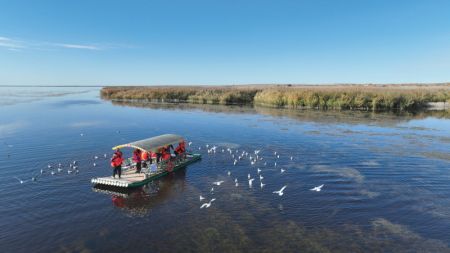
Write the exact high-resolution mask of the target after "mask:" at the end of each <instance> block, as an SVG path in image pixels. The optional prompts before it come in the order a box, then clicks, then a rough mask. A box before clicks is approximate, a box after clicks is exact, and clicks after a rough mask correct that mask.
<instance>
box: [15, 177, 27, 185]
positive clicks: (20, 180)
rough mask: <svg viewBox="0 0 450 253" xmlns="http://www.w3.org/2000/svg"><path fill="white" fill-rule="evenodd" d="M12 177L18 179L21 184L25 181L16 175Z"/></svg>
mask: <svg viewBox="0 0 450 253" xmlns="http://www.w3.org/2000/svg"><path fill="white" fill-rule="evenodd" d="M14 178H15V179H17V180H19V182H20V183H21V184H23V183H25V182H26V180H25V181H24V180H22V179H20V178H18V177H14Z"/></svg>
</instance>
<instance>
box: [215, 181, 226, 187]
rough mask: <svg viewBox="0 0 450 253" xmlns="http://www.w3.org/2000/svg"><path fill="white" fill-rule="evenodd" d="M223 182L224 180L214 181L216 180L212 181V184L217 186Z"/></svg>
mask: <svg viewBox="0 0 450 253" xmlns="http://www.w3.org/2000/svg"><path fill="white" fill-rule="evenodd" d="M223 182H225V181H216V182H213V184H214V185H217V186H220V185H221V184H222V183H223Z"/></svg>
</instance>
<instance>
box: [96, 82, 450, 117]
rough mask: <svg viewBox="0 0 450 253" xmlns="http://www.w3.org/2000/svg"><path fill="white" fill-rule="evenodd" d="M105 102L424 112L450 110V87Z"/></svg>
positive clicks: (143, 92)
mask: <svg viewBox="0 0 450 253" xmlns="http://www.w3.org/2000/svg"><path fill="white" fill-rule="evenodd" d="M100 96H101V98H102V99H105V100H115V101H144V102H145V101H148V102H154V103H158V102H160V103H191V104H220V105H255V106H262V107H273V108H291V109H318V110H360V111H418V110H428V109H429V110H447V109H449V104H450V84H449V83H446V84H435V85H425V84H404V85H381V86H380V85H356V84H352V85H324V86H322V85H316V86H305V85H238V86H126V87H125V86H122V87H116V86H114V87H111V86H107V87H103V88H102V89H101V90H100Z"/></svg>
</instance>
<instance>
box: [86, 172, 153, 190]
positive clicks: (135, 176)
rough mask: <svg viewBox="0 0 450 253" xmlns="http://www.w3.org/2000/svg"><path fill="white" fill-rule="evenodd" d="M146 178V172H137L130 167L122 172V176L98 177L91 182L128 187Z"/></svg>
mask: <svg viewBox="0 0 450 253" xmlns="http://www.w3.org/2000/svg"><path fill="white" fill-rule="evenodd" d="M145 179H146V174H145V173H136V172H135V170H133V169H129V170H126V171H123V172H122V176H121V178H120V179H119V177H118V176H117V175H116V178H113V177H112V176H109V177H98V178H93V179H92V180H91V183H93V184H104V185H112V186H119V187H128V185H130V184H132V183H136V182H140V181H143V180H145Z"/></svg>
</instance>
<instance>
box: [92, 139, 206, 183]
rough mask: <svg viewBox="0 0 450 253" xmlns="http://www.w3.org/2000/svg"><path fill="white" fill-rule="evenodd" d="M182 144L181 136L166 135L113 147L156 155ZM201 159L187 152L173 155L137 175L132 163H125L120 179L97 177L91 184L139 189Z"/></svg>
mask: <svg viewBox="0 0 450 253" xmlns="http://www.w3.org/2000/svg"><path fill="white" fill-rule="evenodd" d="M181 142H184V138H183V137H181V136H179V135H175V134H164V135H160V136H155V137H152V138H148V139H144V140H139V141H134V142H131V143H127V144H122V145H118V146H115V147H113V148H112V149H113V150H116V149H122V148H133V149H139V150H141V151H142V152H153V153H156V152H159V150H160V149H161V148H163V147H167V146H170V145H173V146H175V145H178V144H179V143H181ZM200 159H201V155H200V154H194V153H191V152H188V151H187V150H186V151H185V153H184V154H179V155H177V156H175V155H174V154H172V155H171V158H170V159H168V160H166V161H160V162H159V163H156V166H150V164H149V163H147V168H142V170H141V173H136V171H135V170H134V166H133V163H132V162H131V161H127V162H124V163H125V164H122V176H121V178H120V179H119V178H118V177H116V178H113V177H111V176H108V177H97V178H92V179H91V183H92V184H94V185H108V186H115V187H123V188H133V187H139V186H142V185H145V184H147V183H148V182H150V181H153V180H155V179H158V178H160V177H163V176H165V175H167V174H169V173H171V172H174V171H176V170H179V169H180V168H184V167H186V166H187V165H189V164H191V163H194V162H196V161H198V160H200Z"/></svg>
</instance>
